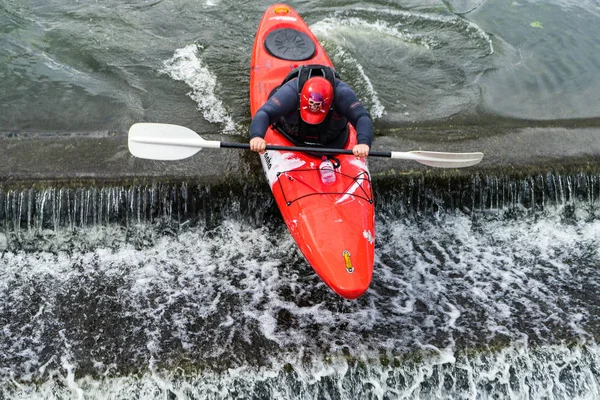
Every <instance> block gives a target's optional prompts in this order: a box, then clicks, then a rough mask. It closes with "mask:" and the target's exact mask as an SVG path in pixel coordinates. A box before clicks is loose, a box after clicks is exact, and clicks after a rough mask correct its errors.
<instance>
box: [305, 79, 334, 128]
mask: <svg viewBox="0 0 600 400" xmlns="http://www.w3.org/2000/svg"><path fill="white" fill-rule="evenodd" d="M332 101H333V86H331V83H329V81H328V80H327V79H325V78H321V77H320V76H317V77H314V78H310V79H309V80H307V81H306V83H305V84H304V86H303V87H302V91H301V92H300V117H301V118H302V119H303V120H304V122H306V123H307V124H311V125H316V124H320V123H321V122H323V120H324V119H325V117H326V116H327V112H328V111H329V108H330V107H331V103H332Z"/></svg>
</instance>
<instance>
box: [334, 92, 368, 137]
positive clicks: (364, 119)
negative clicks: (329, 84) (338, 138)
mask: <svg viewBox="0 0 600 400" xmlns="http://www.w3.org/2000/svg"><path fill="white" fill-rule="evenodd" d="M334 106H335V108H336V109H337V111H338V112H339V113H340V114H342V115H343V116H344V117H346V119H347V120H348V122H350V123H351V124H352V125H353V126H354V128H356V139H357V141H358V143H359V144H366V145H368V146H369V147H371V142H372V141H373V121H372V120H371V115H370V114H369V112H368V111H367V110H366V109H365V107H364V106H363V105H362V103H361V102H360V101H359V100H358V97H357V96H356V93H354V90H352V89H351V88H350V86H348V85H347V84H346V83H344V82H342V81H338V82H337V85H336V88H335V105H334Z"/></svg>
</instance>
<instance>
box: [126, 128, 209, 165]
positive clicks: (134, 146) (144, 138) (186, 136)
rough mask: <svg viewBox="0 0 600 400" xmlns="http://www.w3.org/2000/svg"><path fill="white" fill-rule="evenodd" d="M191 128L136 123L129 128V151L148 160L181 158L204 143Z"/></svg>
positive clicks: (196, 150) (189, 154)
mask: <svg viewBox="0 0 600 400" xmlns="http://www.w3.org/2000/svg"><path fill="white" fill-rule="evenodd" d="M205 143H207V141H206V140H204V139H202V138H201V137H200V136H198V134H197V133H196V132H194V131H192V130H191V129H188V128H186V127H183V126H179V125H171V124H155V123H137V124H133V125H132V126H131V128H129V140H128V144H129V152H130V153H131V154H133V155H134V156H135V157H139V158H146V159H150V160H181V159H184V158H188V157H191V156H193V155H194V154H196V153H197V152H198V151H199V150H200V149H201V148H203V147H208V146H206V145H205Z"/></svg>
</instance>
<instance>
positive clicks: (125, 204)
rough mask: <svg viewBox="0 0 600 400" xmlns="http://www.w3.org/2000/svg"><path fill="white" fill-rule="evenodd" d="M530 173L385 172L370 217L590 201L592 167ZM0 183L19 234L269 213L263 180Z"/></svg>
mask: <svg viewBox="0 0 600 400" xmlns="http://www.w3.org/2000/svg"><path fill="white" fill-rule="evenodd" d="M575 171H579V172H570V173H568V172H565V171H564V170H563V171H560V172H553V171H548V172H546V173H542V172H539V173H537V174H534V175H529V174H528V173H518V174H515V176H509V175H504V176H496V175H491V174H488V173H485V174H479V173H475V174H472V175H461V176H452V174H449V176H445V175H443V174H442V175H434V176H430V175H427V174H419V173H412V174H396V173H388V174H381V175H377V176H374V177H373V184H374V187H375V196H376V197H375V200H376V201H375V204H376V208H377V213H378V214H391V215H397V216H399V215H401V214H410V213H413V212H437V211H438V210H443V211H446V212H453V211H460V212H463V213H467V214H477V213H486V212H494V211H496V212H506V211H514V212H521V213H523V212H524V213H535V212H538V211H543V210H544V208H545V207H546V206H548V205H561V206H568V205H569V204H574V202H576V201H577V202H578V203H579V204H580V205H581V204H588V205H589V206H590V207H595V206H597V203H598V199H599V198H600V167H598V168H597V169H595V168H592V167H585V168H584V169H581V170H577V169H576V170H575ZM37 186H38V185H33V187H29V188H22V189H4V188H0V226H1V227H2V228H3V231H4V232H5V233H6V234H8V235H18V233H19V232H21V231H32V232H38V233H42V232H43V231H44V230H46V229H51V230H59V229H65V228H66V229H71V230H72V229H75V228H84V227H89V226H94V225H106V224H119V225H123V226H130V225H134V224H151V225H152V224H167V225H169V226H172V227H175V228H177V227H178V226H179V225H181V224H186V225H187V224H198V223H200V224H202V225H207V226H214V225H215V224H218V223H219V221H222V220H223V218H239V219H242V220H247V221H251V222H252V223H253V224H257V225H258V224H260V223H261V222H264V220H265V218H266V217H267V216H268V217H271V218H277V214H278V210H277V208H276V207H275V205H274V202H273V201H272V200H271V197H270V191H269V188H268V187H267V186H266V184H264V185H263V184H260V183H258V182H254V181H252V182H250V183H248V182H246V181H240V180H235V179H231V178H228V179H224V180H223V181H221V182H215V183H214V184H211V185H209V184H202V183H197V182H194V181H193V180H190V181H188V182H168V181H167V182H159V183H155V184H143V185H139V184H137V185H136V184H131V185H129V186H125V185H123V186H104V187H94V186H91V187H85V186H84V187H70V186H68V185H64V184H60V183H59V184H58V185H57V187H49V188H44V187H37Z"/></svg>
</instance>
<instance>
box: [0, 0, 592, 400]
mask: <svg viewBox="0 0 600 400" xmlns="http://www.w3.org/2000/svg"><path fill="white" fill-rule="evenodd" d="M269 4H271V3H269V2H267V3H265V2H233V1H219V0H206V1H190V0H179V1H175V0H164V1H160V0H159V1H156V0H153V1H135V2H134V1H114V0H107V1H104V2H92V1H72V2H64V1H54V0H51V1H16V0H0V42H1V43H2V46H0V59H1V60H2V62H1V63H0V79H1V81H2V86H3V90H2V91H0V107H1V111H0V136H1V140H2V143H3V144H5V145H6V146H5V148H12V147H11V146H15V145H17V144H18V145H23V146H26V145H27V144H30V145H31V146H39V145H40V144H43V143H49V142H47V141H49V140H58V139H60V140H63V142H60V143H66V144H65V146H64V148H69V143H77V141H80V140H83V139H86V140H88V139H89V140H94V139H96V138H115V140H119V139H120V138H122V139H123V140H125V137H126V134H127V130H128V128H129V126H130V125H131V124H133V123H135V122H142V121H147V122H165V123H173V124H177V125H184V126H187V127H189V128H192V129H194V130H195V131H197V132H200V133H202V134H208V135H217V136H220V137H225V138H230V139H231V140H235V141H244V140H245V139H244V138H245V137H247V135H248V124H249V121H250V115H249V101H248V89H247V88H248V83H249V70H248V69H249V62H250V51H251V47H252V43H253V40H254V32H255V30H256V26H257V24H258V21H259V20H260V17H261V16H262V13H263V11H264V9H265V8H266V6H267V5H269ZM290 5H292V6H293V7H294V8H295V9H297V10H298V11H299V12H300V14H301V15H303V16H304V17H305V19H306V20H307V22H308V23H309V25H310V26H311V29H313V31H314V32H315V33H316V35H317V37H318V38H319V39H320V40H321V41H322V43H323V44H324V46H325V48H326V50H327V51H328V53H329V54H330V56H331V58H332V61H333V62H334V64H335V65H336V68H337V69H338V71H339V72H340V73H341V75H342V77H343V78H344V79H345V80H347V81H348V82H349V83H350V84H351V85H352V86H353V87H354V88H355V89H356V91H357V93H358V95H359V97H360V98H361V99H362V100H363V102H364V103H365V104H366V106H367V108H368V109H369V111H370V112H371V114H372V116H373V119H374V123H375V129H376V138H375V142H374V144H375V145H377V143H378V142H379V143H388V142H390V141H391V142H392V143H393V142H394V141H395V140H403V138H405V137H409V138H411V140H412V139H414V138H419V135H422V136H421V137H420V138H419V140H422V141H423V142H424V143H429V144H432V143H440V142H442V143H444V142H445V141H448V138H449V137H455V136H456V135H458V136H460V135H461V132H470V130H471V129H473V127H476V128H477V132H478V133H477V134H478V135H480V136H481V137H478V138H477V139H478V140H480V143H490V142H493V141H494V140H496V136H495V135H499V133H498V127H501V128H502V129H504V130H510V129H523V128H527V129H529V128H536V129H537V128H539V127H548V128H553V129H556V128H560V129H563V128H564V129H566V130H567V131H566V132H567V134H566V135H565V137H564V140H565V145H567V143H569V142H570V141H571V140H572V137H569V136H568V133H569V132H573V131H571V130H572V129H579V128H580V127H585V128H586V129H591V130H593V129H597V128H598V127H599V126H600V123H599V122H600V119H598V112H599V110H600V107H599V104H600V97H599V95H598V93H600V80H598V79H597V76H598V74H599V72H600V71H599V70H600V51H598V50H600V49H599V47H600V45H599V42H598V40H597V39H596V38H597V37H599V34H600V28H599V27H600V24H599V23H598V22H599V21H598V20H599V17H600V4H599V3H598V2H597V1H595V0H586V1H578V2H570V1H565V0H552V1H544V2H540V1H512V2H511V1H492V0H488V1H485V0H484V1H481V0H477V1H468V0H462V1H460V0H459V1H436V0H427V1H418V2H417V1H412V0H402V1H372V2H334V1H331V0H329V1H326V2H316V1H302V2H296V3H290ZM488 128H489V129H488ZM457 132H458V133H457ZM482 132H483V133H482ZM485 132H488V134H487V135H486V134H485ZM542 133H543V131H542ZM575 136H576V135H573V137H575ZM585 138H586V141H585V142H583V143H584V144H585V145H587V147H588V148H589V149H590V151H591V154H592V155H594V154H596V157H597V149H598V140H597V139H594V137H593V135H592V136H586V137H585ZM545 139H546V138H545V137H544V136H542V135H540V137H539V139H538V140H537V142H539V146H540V148H544V144H545V143H546V144H547V142H545ZM415 140H416V139H415ZM53 143H54V142H53ZM477 143H478V142H477V140H475V141H474V142H471V143H470V145H476V144H477ZM518 143H519V142H518V141H515V146H518ZM552 143H554V142H552ZM452 145H453V146H460V143H458V144H457V143H456V142H452ZM73 148H77V147H76V146H75V147H73ZM61 149H62V148H58V147H56V146H55V145H54V146H48V154H49V157H48V158H50V159H51V158H52V157H51V156H52V155H53V154H54V155H55V158H56V160H57V162H59V161H61V160H62V154H63V153H61V152H60V151H61ZM594 149H596V150H594ZM34 150H35V151H40V150H36V149H32V151H34ZM456 150H457V148H456V147H454V148H452V151H456ZM469 150H471V149H469ZM497 150H501V149H497ZM99 151H100V150H99ZM532 151H533V150H532ZM594 151H596V153H594ZM52 152H55V153H52ZM24 154H25V153H24ZM203 154H204V153H203ZM522 154H523V153H519V157H520V159H521V160H522V159H523V157H522ZM570 155H571V156H573V157H577V156H580V154H570ZM94 156H95V154H94V153H93V152H89V153H85V154H76V155H74V156H73V157H75V159H78V160H80V162H81V164H84V165H85V166H86V168H88V169H89V170H90V171H92V172H93V171H96V172H97V173H98V174H99V175H100V174H102V170H101V168H99V167H97V168H96V169H94V168H95V167H94V164H93V160H94ZM511 157H513V155H512V154H502V152H501V151H498V152H496V153H495V154H486V158H491V159H499V160H509V159H511ZM42 159H43V158H40V160H42ZM208 159H209V160H215V159H216V160H218V158H208ZM44 160H45V159H44ZM525 161H526V159H525ZM30 163H31V164H32V165H34V164H35V163H36V160H35V159H34V160H30ZM370 163H371V166H372V170H374V171H377V174H376V175H375V176H374V179H373V182H374V188H375V200H376V215H377V217H376V227H377V236H376V260H375V272H374V276H373V283H372V285H371V287H370V289H369V291H368V292H367V293H366V294H365V295H364V296H362V297H361V298H359V299H358V300H356V301H346V300H343V299H341V298H339V297H338V296H336V295H335V294H333V293H332V292H331V291H330V290H329V289H328V288H327V287H326V286H325V285H324V284H323V283H322V282H321V281H320V280H319V279H318V277H316V275H315V274H314V272H313V271H312V270H311V268H310V266H308V265H307V264H306V262H305V261H304V259H303V258H302V255H301V254H300V253H299V251H298V250H297V248H296V245H295V244H294V242H293V241H292V239H291V237H290V235H289V233H288V232H287V230H286V228H285V225H284V224H283V222H282V220H281V217H280V215H279V214H278V211H277V209H276V207H275V205H274V202H273V200H272V199H271V197H270V193H269V192H268V187H266V184H264V182H262V181H257V180H256V179H254V178H253V179H250V180H248V181H245V180H244V179H241V180H240V179H237V178H235V176H234V177H233V178H231V179H226V178H225V177H224V178H223V179H222V181H221V182H219V183H217V184H213V185H206V184H205V182H197V181H196V180H195V179H194V178H193V177H190V175H191V174H190V172H189V171H187V172H186V173H185V174H183V173H182V175H181V179H178V180H172V179H170V178H169V179H168V180H167V179H165V180H161V179H160V177H159V178H157V179H155V180H154V182H152V183H137V182H135V178H136V176H135V175H133V182H132V181H128V183H127V184H121V183H119V182H118V179H116V180H115V181H117V183H107V182H100V183H98V182H97V181H95V180H94V175H93V174H91V175H89V176H87V177H86V178H85V179H83V180H82V181H73V182H67V183H65V182H64V180H58V179H57V180H56V181H52V179H48V176H47V175H44V177H45V181H44V182H36V180H35V177H36V176H37V175H36V174H38V171H55V170H58V167H57V165H59V164H57V165H55V164H53V163H47V162H46V161H43V162H40V163H39V164H40V165H38V166H37V169H30V170H27V171H28V172H27V173H28V174H29V176H27V174H25V175H22V174H21V175H18V176H19V178H18V179H16V178H14V176H17V175H12V174H16V173H17V172H19V173H20V171H21V170H19V168H20V167H19V165H20V164H19V165H17V163H16V162H15V165H12V167H11V165H3V166H2V171H8V172H6V173H5V175H4V176H2V179H1V185H0V227H1V228H2V229H1V233H0V326H1V327H2V329H1V331H0V398H1V399H27V398H46V399H70V398H100V399H131V398H139V399H148V398H161V399H164V398H167V399H196V398H210V399H213V398H215V399H217V398H256V399H267V398H269V399H270V398H281V399H287V398H298V399H313V398H331V399H354V398H372V399H398V398H407V399H413V398H414V399H417V398H432V399H450V398H451V399H455V398H460V399H462V398H465V399H467V398H468V399H474V398H477V399H488V398H489V399H492V398H493V399H497V398H511V399H531V398H549V399H554V398H555V399H563V398H580V399H594V398H598V397H599V396H600V372H599V368H600V346H599V345H598V340H599V332H600V324H599V323H598V314H599V312H600V310H599V307H600V297H599V295H598V293H599V290H598V289H599V285H600V276H599V272H598V268H597V266H598V265H600V251H599V250H598V249H599V248H600V247H599V243H598V238H599V237H600V235H599V233H600V218H599V217H600V215H599V211H598V210H599V198H600V171H598V169H597V167H596V165H597V158H594V157H593V156H592V157H590V158H589V160H588V162H587V164H586V163H583V164H578V165H577V167H576V168H575V169H565V170H563V169H560V168H559V169H557V170H548V171H542V172H540V171H538V170H536V168H535V166H533V167H531V166H530V167H529V168H527V169H523V170H517V171H514V173H512V174H509V173H507V170H510V165H508V169H507V165H506V164H502V165H501V166H502V169H497V170H495V169H494V165H487V166H486V169H485V170H478V169H476V168H475V169H472V170H471V174H470V175H469V173H468V172H467V174H466V175H459V176H453V175H452V174H449V175H447V176H446V175H433V176H432V175H428V174H427V173H423V172H419V170H417V171H406V173H399V172H397V171H392V170H391V167H389V166H388V165H389V164H386V166H385V167H382V166H381V164H377V161H370ZM500 164H501V163H500ZM60 165H62V164H60ZM116 165H117V166H118V167H122V166H127V165H129V164H127V163H123V164H120V163H116ZM149 165H150V164H149ZM257 165H258V163H257V160H255V159H252V160H249V156H246V158H241V165H240V166H239V167H238V168H237V171H236V172H237V173H239V174H241V176H242V177H244V176H246V174H247V170H248V169H249V168H254V167H257ZM582 165H583V166H582ZM586 165H587V166H586ZM11 168H12V169H11ZM151 168H152V169H154V170H157V171H160V168H164V169H165V172H169V173H170V174H171V175H169V176H173V174H174V171H175V173H176V172H177V171H178V169H177V168H178V167H168V166H166V164H151ZM169 168H172V169H169ZM31 171H33V172H31ZM40 173H41V172H40ZM122 173H123V176H125V175H127V171H122ZM23 176H25V177H26V178H29V179H23V178H22V177H23ZM127 176H128V179H129V178H131V175H127ZM155 176H159V175H158V174H157V175H155ZM236 176H237V175H236ZM11 177H12V178H11ZM217 181H219V179H218V177H217ZM32 182H33V183H32Z"/></svg>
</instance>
